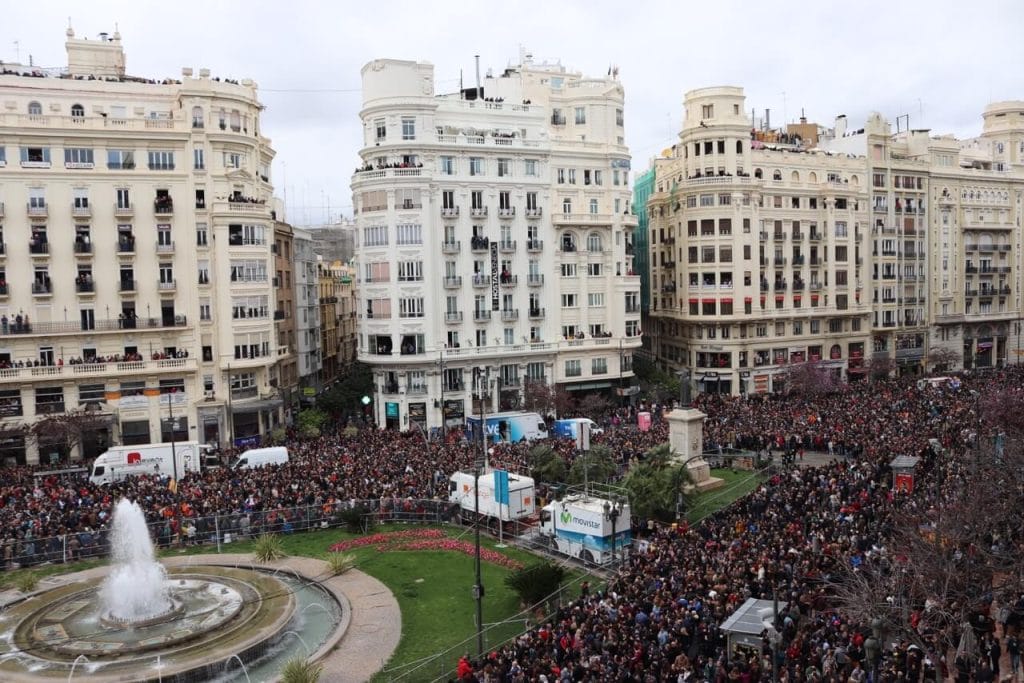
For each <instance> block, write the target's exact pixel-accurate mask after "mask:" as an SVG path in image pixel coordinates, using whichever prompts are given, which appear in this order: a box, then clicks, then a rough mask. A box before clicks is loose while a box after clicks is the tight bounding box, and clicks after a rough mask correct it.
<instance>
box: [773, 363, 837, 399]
mask: <svg viewBox="0 0 1024 683" xmlns="http://www.w3.org/2000/svg"><path fill="white" fill-rule="evenodd" d="M839 387H840V384H839V382H838V381H836V378H835V375H834V374H832V369H831V368H830V367H828V366H827V365H823V364H822V363H815V362H808V363H795V364H793V365H791V366H790V367H789V369H788V370H787V372H786V388H787V389H788V391H789V392H790V393H791V394H796V395H798V396H802V397H805V398H814V397H816V396H822V395H824V394H831V393H833V392H835V391H838V389H839Z"/></svg>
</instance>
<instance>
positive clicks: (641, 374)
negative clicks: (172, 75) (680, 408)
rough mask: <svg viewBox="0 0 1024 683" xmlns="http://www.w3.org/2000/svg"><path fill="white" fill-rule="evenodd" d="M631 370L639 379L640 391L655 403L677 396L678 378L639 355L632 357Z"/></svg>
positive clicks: (670, 399) (667, 400)
mask: <svg viewBox="0 0 1024 683" xmlns="http://www.w3.org/2000/svg"><path fill="white" fill-rule="evenodd" d="M633 372H634V374H635V375H636V377H637V379H638V380H640V392H641V393H643V394H644V395H646V396H648V397H649V398H650V399H651V400H652V401H655V402H657V403H667V402H669V401H672V400H674V399H677V398H679V378H678V377H677V376H675V375H673V374H671V373H668V372H665V371H664V370H662V369H661V368H659V367H658V366H657V365H655V364H654V363H652V362H651V361H649V360H646V359H644V358H642V357H640V356H634V357H633Z"/></svg>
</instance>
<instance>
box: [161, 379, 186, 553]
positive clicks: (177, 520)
mask: <svg viewBox="0 0 1024 683" xmlns="http://www.w3.org/2000/svg"><path fill="white" fill-rule="evenodd" d="M171 396H173V394H170V393H167V394H164V397H165V398H166V399H167V429H168V431H170V433H171V469H172V471H173V473H174V490H173V491H172V494H173V498H172V499H173V500H174V526H175V527H176V528H177V530H178V545H179V546H180V545H181V539H182V536H181V533H182V528H181V496H180V495H179V494H178V491H179V490H180V488H181V487H180V484H179V482H178V453H177V449H176V448H175V444H174V411H173V409H172V408H171Z"/></svg>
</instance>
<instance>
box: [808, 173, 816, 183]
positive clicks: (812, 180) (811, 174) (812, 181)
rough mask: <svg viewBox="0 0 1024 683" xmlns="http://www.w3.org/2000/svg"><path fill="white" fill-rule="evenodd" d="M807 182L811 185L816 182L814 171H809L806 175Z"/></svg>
mask: <svg viewBox="0 0 1024 683" xmlns="http://www.w3.org/2000/svg"><path fill="white" fill-rule="evenodd" d="M807 182H809V183H810V184H811V185H813V184H815V183H816V182H818V174H817V173H815V172H814V171H811V173H810V175H809V176H807Z"/></svg>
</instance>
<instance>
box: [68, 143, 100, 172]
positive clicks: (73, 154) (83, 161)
mask: <svg viewBox="0 0 1024 683" xmlns="http://www.w3.org/2000/svg"><path fill="white" fill-rule="evenodd" d="M93 166H95V160H94V159H93V151H92V150H91V149H89V148H88V147H69V148H67V149H65V150H64V167H65V168H92V167H93Z"/></svg>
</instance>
